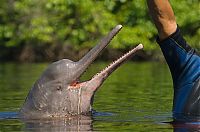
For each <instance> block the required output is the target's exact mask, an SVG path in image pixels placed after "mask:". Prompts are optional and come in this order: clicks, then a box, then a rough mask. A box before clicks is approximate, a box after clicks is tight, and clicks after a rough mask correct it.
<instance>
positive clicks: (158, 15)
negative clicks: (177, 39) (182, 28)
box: [147, 0, 177, 40]
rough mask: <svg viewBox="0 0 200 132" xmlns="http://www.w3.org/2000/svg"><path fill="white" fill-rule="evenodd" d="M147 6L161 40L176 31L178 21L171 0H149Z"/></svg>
mask: <svg viewBox="0 0 200 132" xmlns="http://www.w3.org/2000/svg"><path fill="white" fill-rule="evenodd" d="M147 5H148V9H149V14H150V16H151V17H152V19H153V22H154V24H155V26H156V28H157V30H158V35H159V39H160V40H163V39H165V38H167V37H168V36H170V35H171V34H172V33H174V32H175V31H176V28H177V24H176V19H175V16H174V12H173V10H172V7H171V5H170V3H169V0H147Z"/></svg>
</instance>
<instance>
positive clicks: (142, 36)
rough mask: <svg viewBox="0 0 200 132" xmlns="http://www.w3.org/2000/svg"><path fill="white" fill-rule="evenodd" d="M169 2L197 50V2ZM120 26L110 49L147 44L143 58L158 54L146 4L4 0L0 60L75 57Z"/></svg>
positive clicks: (138, 1)
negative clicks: (120, 29) (121, 27)
mask: <svg viewBox="0 0 200 132" xmlns="http://www.w3.org/2000/svg"><path fill="white" fill-rule="evenodd" d="M171 3H172V6H173V9H174V11H175V15H176V18H177V22H178V23H179V26H180V27H181V29H182V31H183V34H184V36H185V38H186V39H187V41H188V42H189V43H190V44H191V45H192V46H193V47H194V48H196V49H197V50H199V49H200V17H199V16H200V9H199V7H200V2H199V0H171ZM117 24H122V25H123V26H124V28H123V30H122V31H121V32H120V33H119V34H118V35H117V36H116V38H115V39H114V40H113V41H112V43H111V45H110V46H109V50H115V51H123V50H128V49H130V48H131V47H133V46H135V45H137V44H138V43H143V44H144V46H145V50H144V54H145V55H147V56H151V57H154V58H155V57H156V56H157V54H158V52H159V48H158V46H156V44H155V37H156V29H155V27H154V25H153V24H152V23H151V21H150V18H149V15H148V12H147V7H146V2H145V1H141V0H134V1H131V0H116V1H112V0H104V1H98V0H96V1H92V0H33V1H32V0H17V1H15V0H6V1H5V0H1V5H0V60H6V61H7V60H20V61H44V60H57V59H60V58H64V57H65V58H66V57H68V58H74V59H77V58H79V57H80V56H81V55H82V54H84V53H85V52H86V51H87V50H88V49H89V48H91V47H93V46H94V45H95V44H96V43H97V41H98V40H99V39H100V38H101V37H102V36H103V35H105V34H106V33H107V32H108V31H109V30H110V29H111V28H112V27H114V26H115V25H117ZM104 56H106V55H104ZM105 58H106V57H105ZM107 58H109V57H107Z"/></svg>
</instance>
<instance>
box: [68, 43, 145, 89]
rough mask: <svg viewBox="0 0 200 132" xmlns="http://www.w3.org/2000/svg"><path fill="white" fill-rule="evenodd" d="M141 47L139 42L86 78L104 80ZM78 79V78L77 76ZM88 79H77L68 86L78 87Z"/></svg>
mask: <svg viewBox="0 0 200 132" xmlns="http://www.w3.org/2000/svg"><path fill="white" fill-rule="evenodd" d="M141 49H143V45H142V44H139V45H137V46H136V47H135V48H133V49H131V50H129V51H128V52H126V53H125V54H124V55H122V56H121V57H120V58H119V59H117V60H115V61H113V62H112V63H111V64H109V65H108V66H107V67H105V68H104V69H103V70H101V71H100V72H98V73H97V74H95V75H94V76H93V77H92V79H90V80H88V81H92V80H95V79H101V80H103V81H104V80H105V79H106V78H107V77H108V76H109V75H110V74H111V73H112V72H113V71H115V70H116V69H117V68H118V67H119V66H120V65H121V64H123V63H124V62H125V61H126V60H128V59H129V58H130V57H132V56H133V55H135V54H136V53H137V51H139V50H141ZM78 79H79V78H78ZM88 81H83V82H79V81H74V82H72V83H71V84H70V88H80V87H81V85H84V83H86V82H88Z"/></svg>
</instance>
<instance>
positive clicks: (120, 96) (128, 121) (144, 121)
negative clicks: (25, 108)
mask: <svg viewBox="0 0 200 132" xmlns="http://www.w3.org/2000/svg"><path fill="white" fill-rule="evenodd" d="M107 64H108V63H106V62H97V63H95V64H93V65H92V66H91V67H90V68H89V69H88V70H87V72H86V73H85V74H84V76H82V80H87V79H90V78H91V77H92V76H93V75H94V74H95V73H96V72H98V71H100V70H101V69H103V68H104V67H105V66H106V65H107ZM47 65H48V64H46V63H35V64H17V63H2V64H0V130H1V131H27V130H28V131H70V130H71V131H79V130H80V131H81V130H91V131H92V130H94V131H152V132H161V131H162V132H165V131H166V132H170V131H174V130H175V131H176V129H179V130H180V128H181V129H182V128H183V129H185V130H187V129H188V130H189V129H190V128H185V126H181V127H180V126H179V127H178V128H173V126H172V125H170V124H169V123H165V122H170V121H172V113H171V107H172V97H173V91H172V80H171V77H170V73H169V69H168V68H167V66H166V64H165V63H158V62H142V63H138V62H137V63H133V62H128V63H126V64H124V65H122V66H121V67H120V68H119V69H118V70H117V71H115V72H114V73H113V74H112V75H111V76H110V77H109V78H108V79H107V80H106V81H105V83H104V84H103V85H102V87H101V89H99V91H98V92H97V93H96V95H95V101H94V106H93V107H94V109H95V110H96V112H94V114H93V116H92V117H84V116H80V117H73V118H70V119H56V120H37V121H35V120H33V121H23V120H20V119H18V118H17V112H18V111H19V109H20V107H21V105H22V104H23V102H24V99H25V98H26V95H27V93H28V91H29V90H30V88H31V86H32V85H33V83H34V82H35V80H36V79H37V78H38V77H39V76H40V74H41V73H42V71H43V70H44V69H45V68H46V67H47Z"/></svg>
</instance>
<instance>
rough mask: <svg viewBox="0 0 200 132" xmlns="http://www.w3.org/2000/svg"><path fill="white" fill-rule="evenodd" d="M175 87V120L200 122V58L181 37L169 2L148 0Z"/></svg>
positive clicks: (159, 42)
mask: <svg viewBox="0 0 200 132" xmlns="http://www.w3.org/2000/svg"><path fill="white" fill-rule="evenodd" d="M147 6H148V9H149V13H150V16H151V17H152V19H153V22H154V24H155V26H156V28H157V30H158V37H157V43H158V44H159V46H160V48H161V50H162V52H163V55H164V57H165V59H166V62H167V64H168V66H169V69H170V72H171V75H172V79H173V87H174V99H173V118H174V120H176V121H185V120H187V121H188V120H191V121H194V120H195V121H196V120H198V121H199V120H200V56H199V54H198V53H197V52H196V51H195V50H194V49H193V48H191V47H190V46H189V45H188V43H187V42H186V41H185V39H184V38H183V36H182V35H181V31H180V28H179V26H177V23H176V20H175V16H174V12H173V10H172V7H171V5H170V2H169V0H147Z"/></svg>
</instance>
